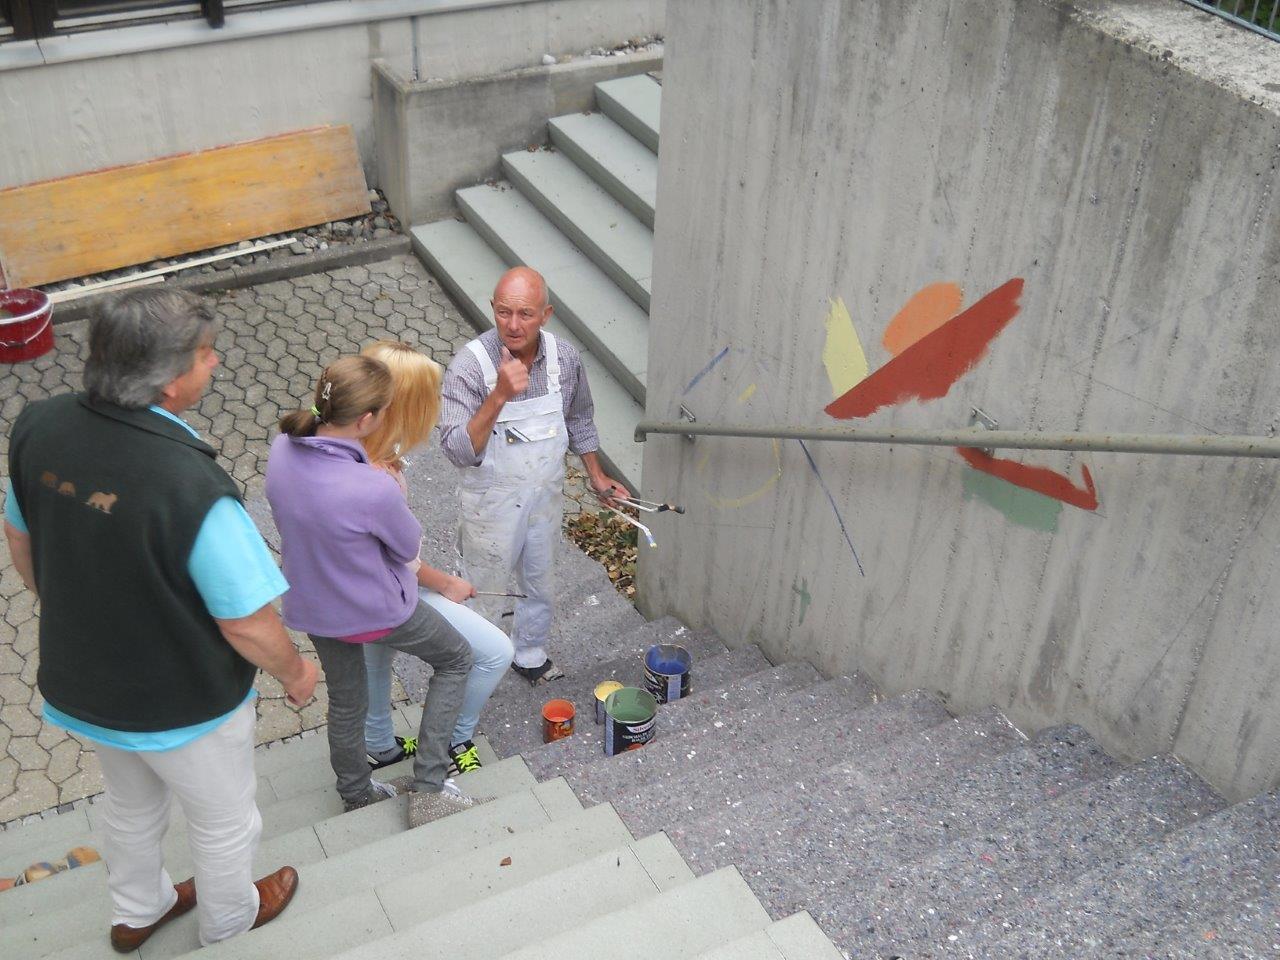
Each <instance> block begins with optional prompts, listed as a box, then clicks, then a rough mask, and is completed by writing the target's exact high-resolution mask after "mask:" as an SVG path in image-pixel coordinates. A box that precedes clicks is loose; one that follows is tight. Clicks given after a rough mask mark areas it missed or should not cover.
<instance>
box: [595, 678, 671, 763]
mask: <svg viewBox="0 0 1280 960" xmlns="http://www.w3.org/2000/svg"><path fill="white" fill-rule="evenodd" d="M604 712H605V719H604V755H605V756H606V757H612V756H615V755H617V754H619V753H623V752H625V751H627V750H639V749H640V748H641V747H643V746H644V745H645V744H646V743H648V742H649V741H650V740H652V739H653V734H654V729H655V727H656V726H657V724H658V701H657V700H656V699H654V696H653V694H651V693H650V692H649V691H648V690H641V689H640V688H639V687H623V688H622V689H620V690H615V691H613V693H611V694H609V696H608V697H606V698H605V701H604Z"/></svg>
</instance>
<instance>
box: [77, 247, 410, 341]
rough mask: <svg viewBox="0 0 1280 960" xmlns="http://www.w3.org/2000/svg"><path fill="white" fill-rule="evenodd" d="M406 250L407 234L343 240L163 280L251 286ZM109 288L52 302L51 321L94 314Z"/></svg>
mask: <svg viewBox="0 0 1280 960" xmlns="http://www.w3.org/2000/svg"><path fill="white" fill-rule="evenodd" d="M408 252H409V237H408V236H407V235H400V236H395V237H386V238H384V239H382V240H366V241H365V242H363V243H351V244H344V245H342V246H340V247H336V246H335V247H330V248H329V249H328V250H317V251H315V252H314V253H309V254H307V255H305V256H301V257H299V256H297V255H290V256H288V257H280V258H279V259H277V260H270V261H268V262H266V263H255V264H252V265H251V266H248V267H232V268H231V269H229V270H220V271H218V272H217V273H212V274H195V275H193V276H188V277H180V278H179V279H177V280H173V281H169V282H168V283H166V284H164V286H165V288H167V289H175V288H176V289H179V290H190V291H191V292H192V293H212V292H214V291H219V290H234V289H236V288H238V287H252V286H256V285H257V284H259V283H270V282H272V281H273V280H288V279H291V278H292V277H301V276H304V275H305V274H308V273H323V272H324V271H326V270H336V269H337V268H338V267H352V266H360V265H362V264H366V263H373V262H375V261H377V260H386V259H388V258H389V257H396V256H399V255H401V254H404V253H408ZM111 293H112V291H109V290H104V291H103V292H102V293H95V294H90V295H89V296H87V297H82V298H81V299H79V300H74V301H72V302H71V303H67V304H62V305H58V304H54V307H53V323H54V326H57V325H58V324H61V323H74V322H75V321H77V320H84V319H86V318H87V317H90V316H92V315H93V311H94V310H95V309H96V308H97V306H98V304H100V303H102V301H103V300H105V299H106V298H107V297H109V296H111Z"/></svg>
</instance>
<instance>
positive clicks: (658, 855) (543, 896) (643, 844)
mask: <svg viewBox="0 0 1280 960" xmlns="http://www.w3.org/2000/svg"><path fill="white" fill-rule="evenodd" d="M673 858H674V861H675V862H678V857H677V856H676V854H675V851H674V849H673V848H672V847H671V844H670V842H669V841H668V840H667V839H666V838H665V837H662V836H655V837H646V838H645V839H643V840H639V841H636V842H633V843H631V844H628V845H626V846H624V847H619V848H617V849H616V850H614V851H611V852H609V853H606V854H602V855H599V856H596V857H592V858H591V859H589V860H586V861H583V862H582V863H579V864H576V865H574V866H572V867H569V868H566V869H562V870H558V871H556V872H554V873H551V874H547V875H544V876H541V877H538V878H536V879H534V880H532V881H530V882H529V883H526V884H523V885H521V886H519V887H516V888H514V889H510V890H504V891H502V892H501V893H497V894H494V895H493V896H490V897H486V898H485V899H483V900H479V901H474V902H472V903H470V904H468V905H466V906H464V907H460V908H458V909H456V910H452V911H450V912H448V913H446V914H442V915H439V916H436V917H434V918H432V919H430V920H426V921H422V920H421V917H420V909H421V904H422V903H423V901H424V900H426V899H429V898H430V897H431V894H432V891H431V890H424V889H422V888H420V887H417V886H405V885H399V884H387V885H383V886H380V887H377V888H375V893H376V894H377V897H378V900H379V902H380V903H381V904H382V905H383V909H384V911H385V916H386V917H387V918H389V920H390V922H391V924H392V926H393V927H394V929H395V931H396V932H395V933H394V934H392V935H390V936H387V937H384V938H383V939H381V940H378V941H377V942H369V943H366V944H363V945H361V946H358V947H355V948H352V949H348V950H347V951H346V952H343V953H341V954H339V957H340V958H341V960H356V958H363V960H370V958H378V960H401V958H403V960H420V958H421V957H422V956H424V955H426V956H439V957H448V958H450V960H492V958H496V957H501V956H503V955H505V954H506V953H507V952H509V951H511V950H515V949H518V948H519V947H520V946H521V945H523V944H525V943H528V942H530V941H531V940H533V941H536V940H538V939H541V938H543V937H548V936H553V935H555V934H558V933H560V932H561V931H564V930H566V929H572V928H574V927H577V926H579V925H581V924H584V923H588V922H590V921H591V920H593V919H594V918H596V917H599V916H600V915H602V914H606V913H608V912H609V911H611V910H613V909H616V907H617V905H618V904H619V903H626V902H629V901H631V902H638V903H639V902H644V903H653V902H655V898H657V897H658V896H659V894H660V893H661V892H662V890H664V889H666V887H664V886H663V885H662V884H663V883H664V882H671V881H668V879H667V878H669V877H670V876H671V872H672V864H673ZM690 876H691V875H689V874H688V873H687V871H686V872H685V873H684V874H683V875H681V876H678V877H677V878H676V879H675V880H674V882H672V883H673V885H674V886H675V887H677V888H678V889H679V890H683V889H685V886H686V885H687V884H689V883H690ZM655 877H656V878H659V879H655ZM633 946H634V944H633ZM304 955H305V954H304Z"/></svg>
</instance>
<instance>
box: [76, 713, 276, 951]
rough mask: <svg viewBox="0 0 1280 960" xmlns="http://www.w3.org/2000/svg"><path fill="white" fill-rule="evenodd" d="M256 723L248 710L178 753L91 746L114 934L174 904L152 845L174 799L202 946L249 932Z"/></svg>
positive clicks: (254, 903)
mask: <svg viewBox="0 0 1280 960" xmlns="http://www.w3.org/2000/svg"><path fill="white" fill-rule="evenodd" d="M255 719H256V711H255V710H254V707H253V702H252V701H250V702H249V703H246V704H244V705H243V706H241V707H240V709H239V710H237V711H236V712H235V713H234V714H232V716H231V717H230V718H228V719H227V721H226V722H225V723H223V724H221V725H220V726H218V727H217V728H216V729H214V730H212V731H210V732H209V733H206V734H205V735H204V736H202V737H199V738H198V739H196V740H193V741H191V742H190V743H188V744H186V745H185V746H182V747H178V748H177V749H176V750H164V751H131V750H118V749H116V748H114V747H108V746H103V745H102V744H98V745H97V746H96V750H97V754H98V760H99V762H100V763H101V765H102V778H103V780H104V781H105V783H106V815H105V818H104V820H105V824H106V843H105V845H104V854H105V857H104V859H105V860H106V863H107V883H108V886H109V888H110V890H111V900H112V904H113V913H112V917H111V923H112V924H117V923H125V924H128V925H129V926H131V927H146V926H150V925H151V924H153V923H155V922H156V921H157V920H159V919H160V918H161V917H163V916H164V915H165V914H166V913H168V912H169V909H170V908H171V907H172V906H173V904H174V902H175V900H176V896H177V895H176V894H175V893H174V891H173V880H172V878H171V877H170V876H169V873H168V871H166V870H165V868H164V855H163V854H162V852H161V849H160V842H161V840H163V839H164V835H165V831H166V830H168V829H169V809H170V802H171V799H172V797H174V796H176V797H177V798H178V802H179V803H180V804H181V805H182V812H183V813H184V814H185V816H186V820H187V843H188V844H190V846H191V859H192V861H193V862H194V863H195V878H196V897H197V905H196V917H197V919H198V920H199V924H200V942H201V943H202V944H204V945H205V946H208V945H209V944H211V943H216V942H217V941H219V940H226V939H227V938H228V937H234V936H235V935H236V934H238V933H244V932H245V931H246V930H248V929H249V928H250V927H251V926H253V921H254V919H255V918H256V917H257V914H258V891H257V888H256V887H254V885H253V855H254V852H255V851H256V849H257V846H258V837H259V836H260V835H261V834H262V818H261V816H259V814H258V805H257V804H256V803H255V802H254V794H255V793H256V792H257V788H258V785H257V780H256V778H255V776H254V772H253V741H254V722H255Z"/></svg>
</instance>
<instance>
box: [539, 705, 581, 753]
mask: <svg viewBox="0 0 1280 960" xmlns="http://www.w3.org/2000/svg"><path fill="white" fill-rule="evenodd" d="M573 715H574V709H573V704H572V703H570V702H569V701H568V700H548V701H547V703H546V705H545V706H544V707H543V708H542V742H543V743H551V742H552V741H553V740H563V739H564V738H565V737H569V736H572V735H573Z"/></svg>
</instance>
